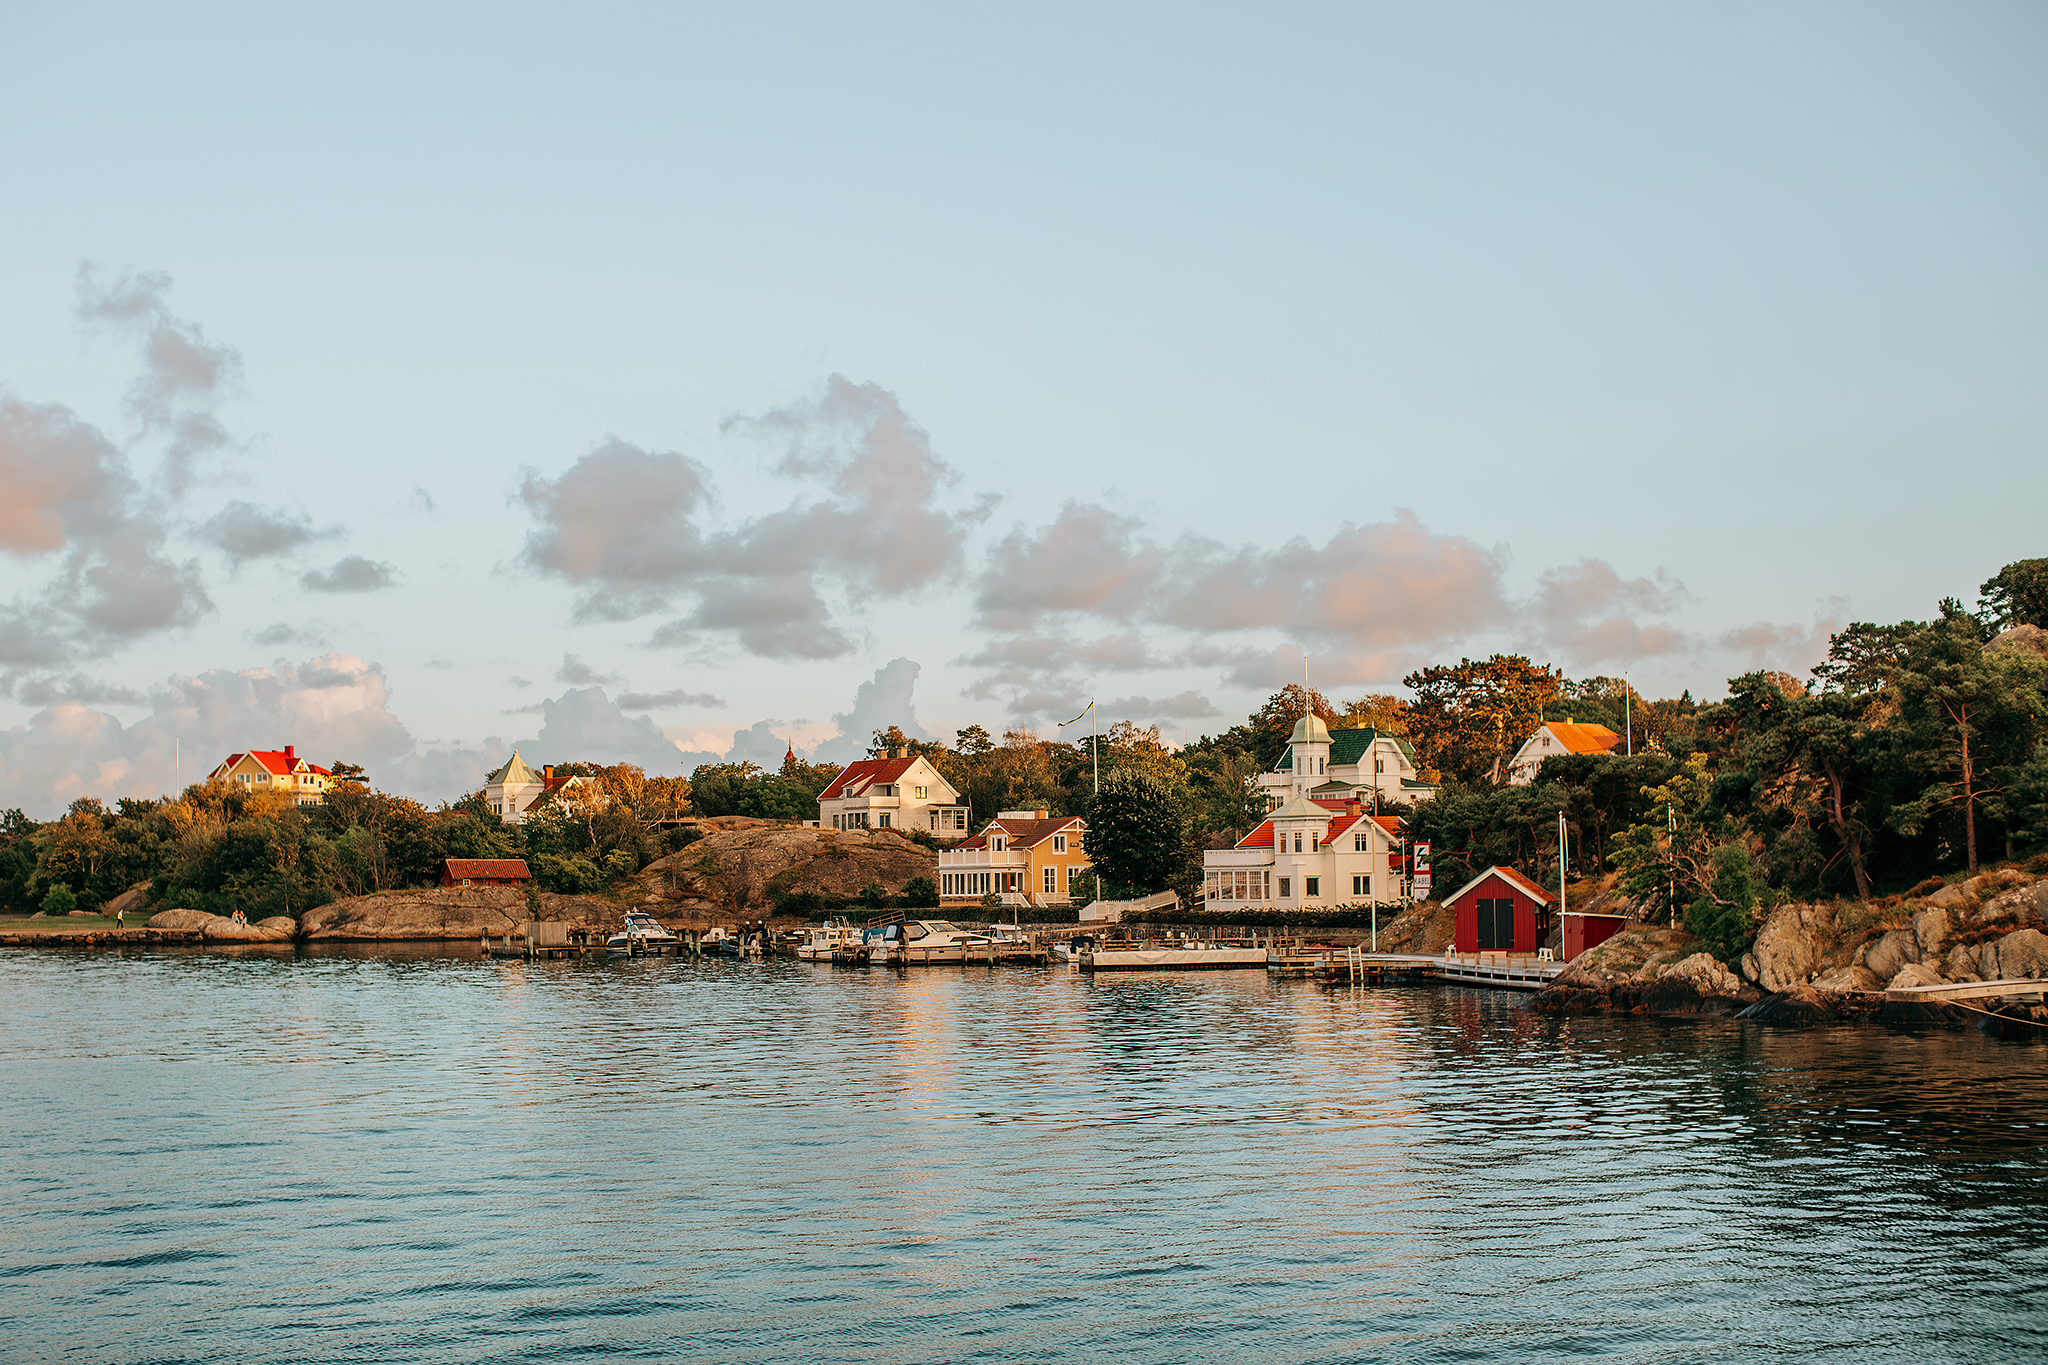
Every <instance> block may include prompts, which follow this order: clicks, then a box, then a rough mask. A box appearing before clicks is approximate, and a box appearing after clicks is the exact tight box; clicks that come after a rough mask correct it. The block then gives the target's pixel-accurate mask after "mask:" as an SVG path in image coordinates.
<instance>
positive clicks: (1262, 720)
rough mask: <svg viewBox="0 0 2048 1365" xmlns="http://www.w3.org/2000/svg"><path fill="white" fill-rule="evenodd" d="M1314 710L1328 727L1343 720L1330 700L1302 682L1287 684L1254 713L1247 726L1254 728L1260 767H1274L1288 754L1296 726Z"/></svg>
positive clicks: (1255, 747) (1254, 751) (1253, 741)
mask: <svg viewBox="0 0 2048 1365" xmlns="http://www.w3.org/2000/svg"><path fill="white" fill-rule="evenodd" d="M1311 709H1313V710H1314V712H1315V714H1316V716H1317V718H1318V719H1320V720H1321V721H1322V722H1323V724H1325V725H1328V724H1329V723H1330V722H1331V721H1334V720H1339V719H1341V715H1340V713H1339V712H1338V710H1337V708H1336V707H1334V706H1332V705H1331V704H1330V699H1329V698H1328V697H1326V696H1324V695H1323V694H1322V693H1320V692H1318V691H1315V690H1314V689H1313V688H1304V687H1303V686H1302V685H1301V684H1300V683H1289V684H1287V686H1285V687H1283V688H1281V689H1280V690H1279V691H1278V692H1275V693H1274V694H1273V695H1272V696H1270V697H1268V698H1266V704H1265V705H1264V706H1261V707H1260V708H1259V709H1258V710H1256V711H1254V712H1253V713H1252V715H1251V718H1250V719H1249V720H1247V721H1246V722H1245V724H1246V725H1248V726H1249V727H1250V728H1251V732H1252V753H1253V755H1254V756H1255V757H1256V758H1257V759H1258V760H1259V767H1260V768H1262V769H1265V768H1271V767H1272V766H1273V765H1274V764H1275V763H1278V762H1279V761H1280V755H1282V754H1284V753H1286V752H1287V741H1288V739H1289V738H1291V737H1292V736H1293V734H1294V727H1295V726H1296V725H1297V724H1298V723H1299V722H1300V721H1301V718H1302V717H1303V716H1305V715H1307V714H1308V713H1309V711H1310V710H1311Z"/></svg>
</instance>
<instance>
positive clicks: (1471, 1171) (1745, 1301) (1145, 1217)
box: [0, 948, 2048, 1362]
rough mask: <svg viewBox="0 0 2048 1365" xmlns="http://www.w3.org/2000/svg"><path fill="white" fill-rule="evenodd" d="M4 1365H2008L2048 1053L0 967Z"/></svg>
mask: <svg viewBox="0 0 2048 1365" xmlns="http://www.w3.org/2000/svg"><path fill="white" fill-rule="evenodd" d="M0 999H4V1000H5V1002H6V1038H5V1041H4V1043H0V1056H4V1062H0V1083H4V1086H0V1141H4V1149H5V1153H6V1155H5V1176H4V1188H5V1191H6V1195H5V1199H4V1203H0V1358H4V1359H6V1360H10V1361H41V1360H78V1361H95V1362H97V1361H116V1362H142V1361H165V1362H168V1361H343V1360H348V1361H420V1362H454V1361H548V1360H571V1359H595V1360H609V1359H647V1360H670V1359H694V1360H732V1361H786V1360H845V1361H877V1362H896V1361H962V1360H987V1361H1013V1360H1014V1361H1029V1360H1090V1361H1096V1360H1102V1361H1180V1360H1195V1359H1244V1360H1262V1361H1263V1360H1272V1361H1366V1360H1399V1361H1488V1360H1500V1361H1542V1360H1563V1359H1571V1360H1583V1359H1596V1360H1611V1361H1745V1362H1747V1361H1754V1360H1757V1359H1773V1360H1806V1359H1818V1358H1825V1359H1828V1360H1830V1361H1836V1362H1842V1361H1850V1362H1854V1361H1890V1360H1968V1361H1994V1360H2016V1361H2038V1360H2041V1359H2044V1358H2048V1224H2044V1219H2043V1215H2044V1212H2048V1198H2044V1196H2048V1144H2044V1141H2043V1139H2044V1136H2048V1046H2039V1045H2028V1044H2016V1043H2011V1042H2000V1041H1996V1040H1993V1039H1989V1038H1986V1037H1983V1036H1981V1035H1979V1034H1976V1033H1973V1032H1966V1031H1950V1030H1926V1031H1892V1030H1886V1029H1882V1028H1872V1027H1864V1028H1853V1029H1851V1028H1842V1029H1816V1030H1810V1031H1797V1030H1782V1029H1768V1028H1762V1027H1756V1026H1750V1025H1742V1024H1736V1023H1732V1022H1725V1021H1709V1022H1697V1021H1695V1022H1682V1021H1664V1020H1655V1019H1641V1018H1631V1017H1591V1018H1573V1019H1560V1018H1552V1017H1546V1016H1539V1015H1535V1014H1531V1013H1529V1012H1528V1011H1527V1010H1526V1009H1525V1008H1524V1004H1525V1001H1524V998H1523V997H1520V996H1517V995H1512V994H1506V993H1495V992H1482V991H1467V990H1455V989H1444V988H1429V987H1419V986H1395V987H1375V988H1358V989H1346V990H1338V991H1329V990H1326V989H1324V988H1321V987H1319V986H1317V985H1315V984H1313V983H1309V982H1300V981H1290V982H1270V981H1268V980H1267V979H1266V977H1265V975H1264V974H1263V973H1260V972H1216V973H1208V974H1201V973H1186V974H1152V975H1135V976H1107V975H1106V976H1100V977H1091V976H1085V975H1079V974H1074V973H1071V972H1069V971H1068V970H1066V969H1064V968H1054V969H1045V970H1039V969H1018V968H1011V967H996V968H989V967H986V966H976V967H966V968H961V967H947V968H927V969H913V970H910V971H907V972H900V971H892V970H887V969H881V968H876V969H869V970H846V969H840V968H833V967H830V966H823V965H816V964H808V963H798V962H787V961H769V962H760V963H755V962H738V961H731V960H710V961H702V962H699V961H691V960H688V959H683V960H675V959H635V960H613V961H590V962H586V961H568V960H562V961H554V962H534V963H525V962H516V961H515V962H492V961H480V960H478V959H477V958H476V956H475V955H474V953H473V951H460V952H457V951H454V950H444V949H438V948H435V949H403V948H401V949H395V950H392V949H378V950H373V951H334V952H331V953H326V954H317V955H300V954H293V953H291V952H288V951H278V950H245V951H231V952H157V953H131V954H127V955H121V954H113V953H102V954H90V953H45V952H36V953H29V952H10V953H8V954H6V955H4V956H0Z"/></svg>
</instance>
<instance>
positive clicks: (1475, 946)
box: [1451, 876, 1543, 954]
mask: <svg viewBox="0 0 2048 1365" xmlns="http://www.w3.org/2000/svg"><path fill="white" fill-rule="evenodd" d="M1508 896H1512V897H1513V898H1514V902H1515V946H1514V949H1513V951H1514V952H1516V953H1530V954H1534V953H1535V951H1536V950H1537V949H1538V948H1540V947H1542V946H1543V940H1542V939H1541V938H1539V937H1537V934H1538V930H1537V926H1536V908H1537V907H1536V902H1535V901H1534V900H1532V899H1530V897H1529V895H1528V893H1527V892H1525V891H1523V890H1522V889H1521V888H1520V887H1518V886H1516V885H1515V884H1514V883H1513V882H1511V881H1508V880H1506V879H1505V878H1502V877H1496V876H1488V877H1487V878H1486V880H1485V881H1482V882H1481V883H1479V885H1477V886H1475V887H1473V888H1472V889H1471V890H1470V891H1467V892H1466V893H1465V894H1464V895H1462V896H1460V897H1458V898H1457V899H1456V900H1454V901H1452V902H1451V909H1452V910H1453V911H1455V912H1456V914H1457V917H1458V930H1457V937H1456V939H1455V940H1454V942H1455V943H1456V945H1457V949H1458V951H1459V952H1461V953H1476V952H1478V951H1479V902H1480V901H1481V900H1482V899H1484V900H1499V899H1501V898H1503V897H1508ZM1489 951H1493V952H1498V951H1500V950H1499V949H1490V950H1489Z"/></svg>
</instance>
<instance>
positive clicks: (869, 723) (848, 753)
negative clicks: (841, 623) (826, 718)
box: [814, 659, 931, 763]
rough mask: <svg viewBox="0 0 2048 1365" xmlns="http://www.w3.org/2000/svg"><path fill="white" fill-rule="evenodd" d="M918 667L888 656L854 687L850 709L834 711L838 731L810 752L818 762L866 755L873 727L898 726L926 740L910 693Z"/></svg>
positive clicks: (909, 661)
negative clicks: (881, 664) (871, 676)
mask: <svg viewBox="0 0 2048 1365" xmlns="http://www.w3.org/2000/svg"><path fill="white" fill-rule="evenodd" d="M920 671H921V670H920V668H919V666H918V665H917V664H916V663H915V662H913V661H912V660H909V659H892V660H890V661H889V662H888V663H886V664H884V665H883V666H882V667H880V668H878V669H876V670H875V676H874V677H873V679H871V680H870V681H868V682H864V683H862V684H861V685H860V686H859V687H858V688H856V689H855V690H854V694H853V709H852V710H850V711H846V712H843V713H839V714H835V715H834V716H833V717H832V719H833V722H834V723H835V724H836V725H837V726H838V727H839V728H838V733H837V734H835V735H833V736H832V738H830V739H827V740H826V741H825V742H824V743H822V744H820V745H819V746H818V748H817V752H816V754H815V755H814V761H816V762H819V763H851V762H853V761H854V760H855V759H857V758H865V757H867V752H868V744H869V743H870V742H871V741H872V740H873V738H874V733H875V731H877V730H886V729H888V728H889V727H890V726H891V725H895V726H900V727H901V728H902V730H903V733H904V734H906V735H909V736H910V737H911V738H912V739H929V738H930V737H931V736H930V735H929V734H927V733H926V732H925V729H924V727H923V726H921V725H919V724H918V723H917V708H916V705H915V703H914V702H913V700H912V693H913V692H915V691H916V688H917V675H918V673H919V672H920Z"/></svg>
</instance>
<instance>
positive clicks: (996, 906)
mask: <svg viewBox="0 0 2048 1365" xmlns="http://www.w3.org/2000/svg"><path fill="white" fill-rule="evenodd" d="M980 904H981V913H982V914H984V915H986V916H987V917H988V918H989V919H990V920H991V921H993V920H994V919H996V917H997V916H999V915H1001V914H1002V913H1003V896H1002V893H1001V892H999V891H990V892H987V893H985V894H984V895H983V896H982V898H981V902H980Z"/></svg>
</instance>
